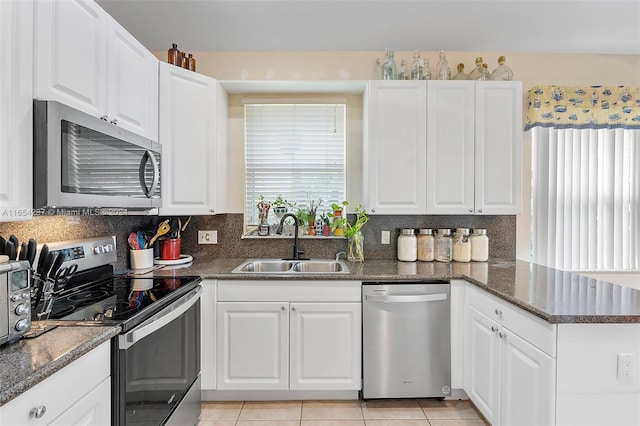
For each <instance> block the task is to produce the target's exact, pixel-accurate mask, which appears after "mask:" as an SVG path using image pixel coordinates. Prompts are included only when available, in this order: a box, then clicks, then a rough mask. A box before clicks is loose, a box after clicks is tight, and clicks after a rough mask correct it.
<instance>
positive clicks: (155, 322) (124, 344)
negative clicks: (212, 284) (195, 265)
mask: <svg viewBox="0 0 640 426" xmlns="http://www.w3.org/2000/svg"><path fill="white" fill-rule="evenodd" d="M201 291H202V288H201V287H200V286H198V287H196V288H195V289H194V290H192V291H191V293H189V294H188V295H187V296H186V297H185V300H183V301H182V302H181V303H180V302H176V304H177V306H175V305H174V306H173V307H172V308H170V309H171V311H170V312H167V313H166V314H162V315H160V316H156V317H153V318H152V319H151V321H150V322H148V323H147V324H146V325H142V326H141V327H139V328H136V329H135V330H133V331H130V332H129V333H127V334H125V335H122V336H119V345H118V346H119V347H120V349H129V348H130V347H131V346H133V345H135V344H136V343H137V342H138V341H140V340H142V339H144V338H145V337H147V336H148V335H150V334H151V333H154V332H156V331H158V330H160V329H161V328H162V327H164V326H166V325H167V324H170V323H171V322H173V321H174V320H175V319H176V318H178V317H179V316H180V315H182V314H184V313H185V312H187V311H188V310H189V308H191V307H192V306H193V305H194V304H195V303H196V302H197V301H198V300H199V299H200V292H201ZM194 296H198V297H194ZM165 309H168V308H165Z"/></svg>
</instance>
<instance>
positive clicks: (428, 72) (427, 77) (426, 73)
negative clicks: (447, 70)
mask: <svg viewBox="0 0 640 426" xmlns="http://www.w3.org/2000/svg"><path fill="white" fill-rule="evenodd" d="M423 61H424V66H423V67H422V73H423V74H424V79H425V80H431V70H429V58H424V60H423Z"/></svg>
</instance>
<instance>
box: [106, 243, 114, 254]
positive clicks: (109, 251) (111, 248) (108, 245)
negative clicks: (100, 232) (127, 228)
mask: <svg viewBox="0 0 640 426" xmlns="http://www.w3.org/2000/svg"><path fill="white" fill-rule="evenodd" d="M112 251H113V244H107V245H106V246H104V252H105V253H111V252H112Z"/></svg>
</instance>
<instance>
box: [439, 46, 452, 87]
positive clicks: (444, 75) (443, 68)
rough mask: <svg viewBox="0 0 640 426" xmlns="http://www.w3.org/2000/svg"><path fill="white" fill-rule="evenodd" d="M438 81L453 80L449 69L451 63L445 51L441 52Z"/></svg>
mask: <svg viewBox="0 0 640 426" xmlns="http://www.w3.org/2000/svg"><path fill="white" fill-rule="evenodd" d="M436 79H437V80H451V69H450V68H449V62H448V61H447V56H446V55H445V53H444V50H441V51H440V60H439V61H438V65H437V67H436Z"/></svg>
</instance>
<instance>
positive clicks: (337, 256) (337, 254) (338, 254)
mask: <svg viewBox="0 0 640 426" xmlns="http://www.w3.org/2000/svg"><path fill="white" fill-rule="evenodd" d="M341 254H344V258H345V259H346V258H347V253H346V252H344V251H339V252H338V253H336V262H337V261H338V260H340V255H341Z"/></svg>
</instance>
